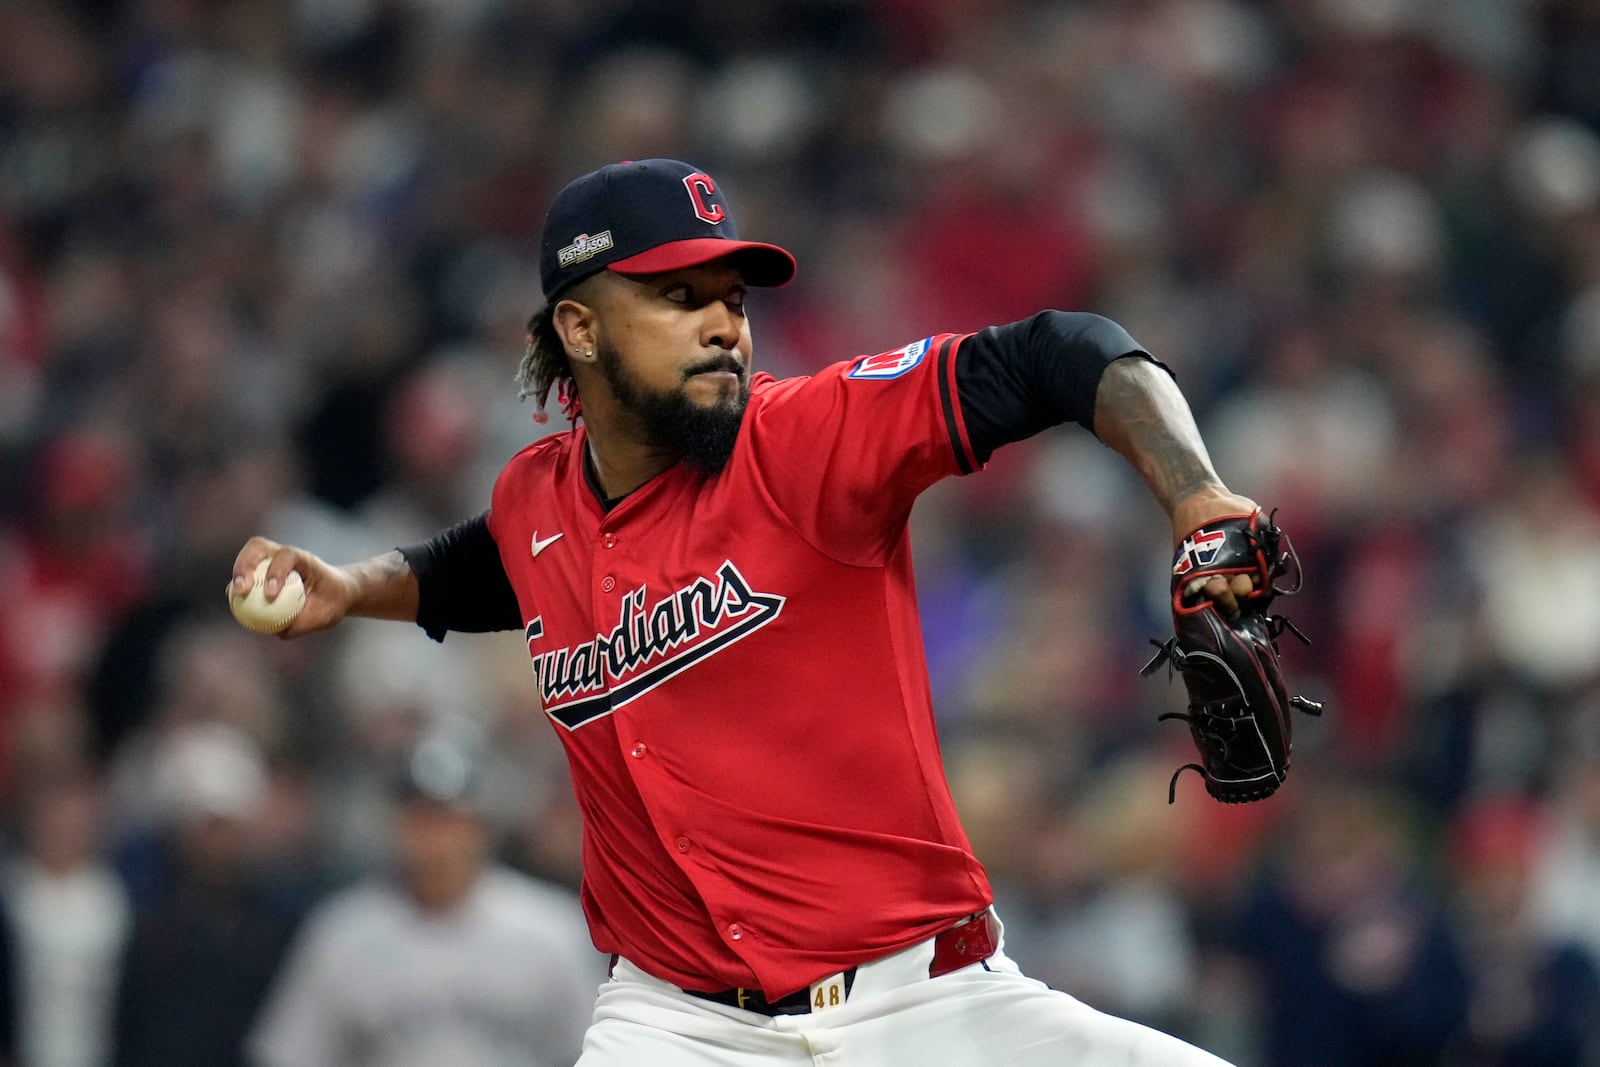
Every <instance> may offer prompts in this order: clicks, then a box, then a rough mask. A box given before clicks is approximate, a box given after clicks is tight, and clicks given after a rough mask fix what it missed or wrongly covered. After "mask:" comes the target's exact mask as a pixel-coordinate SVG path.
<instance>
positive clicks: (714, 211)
mask: <svg viewBox="0 0 1600 1067" xmlns="http://www.w3.org/2000/svg"><path fill="white" fill-rule="evenodd" d="M683 187H684V188H685V189H687V190H689V202H690V203H692V204H693V205H694V213H695V214H696V215H698V216H700V218H702V219H704V220H705V221H706V222H709V223H711V225H713V226H715V225H716V224H717V223H719V222H721V221H722V220H723V219H725V218H727V217H728V213H727V212H726V211H724V210H723V209H722V205H721V204H712V203H709V202H708V199H707V198H708V197H711V196H713V195H715V194H716V191H717V183H716V182H714V181H712V180H711V178H710V177H709V176H708V175H705V174H691V175H689V176H688V177H687V178H685V179H683Z"/></svg>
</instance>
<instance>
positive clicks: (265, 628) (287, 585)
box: [228, 559, 306, 634]
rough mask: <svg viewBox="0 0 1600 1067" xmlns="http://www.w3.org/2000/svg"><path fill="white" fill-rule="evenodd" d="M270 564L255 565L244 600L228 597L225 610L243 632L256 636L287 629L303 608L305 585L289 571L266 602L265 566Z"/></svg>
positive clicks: (266, 561) (234, 596)
mask: <svg viewBox="0 0 1600 1067" xmlns="http://www.w3.org/2000/svg"><path fill="white" fill-rule="evenodd" d="M270 562H271V561H270V560H265V559H264V560H262V561H261V562H260V563H257V564H256V573H255V584H253V585H251V586H250V591H249V592H248V593H246V594H245V595H244V596H239V595H238V594H237V593H230V594H229V595H228V607H230V608H232V609H233V617H234V618H236V619H238V620H239V623H240V625H242V626H243V627H244V628H245V629H247V630H254V631H255V632H256V633H258V634H275V633H278V632H279V631H281V630H285V629H287V628H288V626H289V624H290V623H292V622H294V619H295V616H296V615H299V614H300V609H301V608H303V607H305V605H306V585H305V581H304V580H303V579H301V577H300V572H299V571H290V572H289V576H288V577H287V578H285V579H284V580H283V584H282V586H281V587H280V588H279V589H278V595H277V596H275V597H273V598H272V599H271V600H268V599H267V564H268V563H270Z"/></svg>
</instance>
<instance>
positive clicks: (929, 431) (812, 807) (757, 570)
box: [489, 337, 991, 997]
mask: <svg viewBox="0 0 1600 1067" xmlns="http://www.w3.org/2000/svg"><path fill="white" fill-rule="evenodd" d="M958 343H959V342H958V339H956V338H952V337H935V338H932V339H930V341H929V343H928V344H926V345H925V346H924V348H923V349H922V350H921V351H922V353H923V354H922V355H921V356H920V357H919V356H918V355H917V353H916V352H914V351H911V350H910V349H907V350H902V351H901V352H900V353H898V354H887V355H885V356H879V357H873V358H872V360H871V361H854V362H851V363H843V364H836V365H834V366H832V367H829V368H827V369H826V370H824V371H823V372H821V373H819V374H818V375H816V376H815V377H811V378H799V379H790V380H787V381H781V382H780V381H775V380H773V379H772V378H771V377H770V376H767V375H757V376H756V377H755V379H754V380H753V383H752V385H753V395H752V398H751V401H750V407H749V410H748V411H747V413H746V418H745V424H744V429H743V431H742V433H741V435H740V439H739V443H738V446H737V448H736V449H735V451H734V454H733V457H732V459H731V460H730V462H729V464H728V467H727V468H726V469H725V470H724V471H723V472H722V473H721V474H720V475H718V476H717V477H715V478H709V479H708V478H705V477H703V476H701V475H698V474H696V473H694V472H692V471H691V470H689V469H688V468H686V467H683V466H681V465H680V466H678V467H674V468H672V469H670V470H668V471H666V472H664V473H663V474H661V475H659V476H657V477H656V478H655V479H653V480H652V481H650V482H648V483H647V484H645V485H644V486H642V487H640V488H639V489H637V490H635V491H634V492H633V493H632V494H631V495H630V496H628V497H627V498H626V499H625V500H623V501H622V502H621V503H620V504H618V505H617V506H616V507H615V508H613V509H612V511H611V512H610V513H609V514H607V513H603V512H602V511H601V509H600V506H599V504H598V503H597V502H596V500H595V498H594V495H593V493H592V492H591V491H590V489H589V488H588V486H587V484H586V483H585V480H584V477H583V463H582V457H583V449H584V448H585V447H586V444H585V442H586V433H585V430H584V428H583V427H579V428H578V429H577V430H575V431H573V432H570V433H566V434H559V435H556V436H554V437H551V438H547V439H545V440H544V441H541V442H539V443H537V444H535V445H533V446H532V447H530V448H528V449H527V450H525V451H523V452H521V453H519V454H518V455H517V456H516V457H514V458H513V459H512V461H511V463H510V464H509V465H508V466H507V467H506V469H505V471H504V472H503V473H502V474H501V476H500V478H499V481H498V483H497V484H496V487H495V492H494V498H493V505H492V509H491V513H490V520H489V521H490V529H491V531H492V533H493V534H494V537H495V540H496V542H497V544H498V545H499V547H500V554H501V559H502V561H503V563H504V565H505V568H506V573H507V574H508V575H509V576H510V578H511V583H512V585H513V587H514V588H515V589H516V591H517V596H518V599H519V601H520V603H521V606H522V612H523V617H524V619H526V620H527V621H528V636H529V641H528V650H529V654H530V656H532V657H533V660H534V674H535V677H536V679H537V680H538V685H539V689H540V697H541V699H542V700H543V701H544V707H545V711H546V714H547V715H549V716H550V717H551V719H552V721H553V722H554V723H555V724H556V729H557V733H558V735H559V736H560V737H561V739H562V741H563V743H564V744H565V747H566V752H567V758H568V762H569V766H570V768H571V772H572V779H573V783H574V789H575V792H576V794H577V799H578V804H579V807H580V809H581V810H582V812H583V818H584V844H583V866H584V880H583V902H584V909H585V912H586V914H587V916H588V919H589V924H590V929H591V931H592V933H593V936H594V940H595V945H596V947H597V948H599V949H600V951H602V952H608V953H609V952H614V953H619V954H621V955H623V956H626V957H627V958H628V959H629V960H631V961H632V962H633V963H635V964H636V965H638V966H639V967H641V968H642V969H644V970H645V971H646V972H648V973H650V974H653V975H656V976H657V977H660V978H663V979H665V980H667V981H669V982H672V983H674V984H676V985H679V986H682V987H684V988H688V989H696V990H718V989H728V988H735V987H746V988H760V989H761V990H763V991H764V993H765V994H766V995H767V996H769V997H778V996H782V995H784V994H787V993H789V992H792V991H793V990H795V989H798V988H801V987H803V986H805V985H807V984H809V983H810V982H812V981H814V980H815V979H817V978H819V977H822V976H824V975H828V974H833V973H836V972H838V971H841V970H844V969H846V968H848V967H851V966H853V965H856V964H859V963H862V962H865V961H867V960H871V959H874V958H877V957H879V956H883V955H886V954H888V953H891V952H895V951H898V950H900V949H902V948H906V947H908V946H910V945H912V944H915V943H916V942H918V941H921V940H924V939H926V938H929V937H932V936H934V935H935V934H937V933H938V932H939V931H940V930H942V929H944V928H945V927H947V926H949V925H950V924H951V923H953V922H955V921H956V920H957V919H959V918H961V917H963V916H966V915H970V914H973V913H974V912H978V911H981V910H983V909H984V908H985V907H987V906H988V904H989V903H990V899H991V893H990V889H989V883H988V880H987V878H986V876H985V874H984V872H983V869H982V867H981V866H980V865H979V863H978V861H977V860H976V859H975V858H974V857H973V855H972V852H971V848H970V846H969V845H968V843H967V839H966V835H965V834H964V832H963V831H962V829H961V826H960V824H959V822H958V820H957V817H956V810H955V805H954V803H953V801H952V800H951V797H950V792H949V788H948V786H947V785H946V782H945V776H944V770H943V766H942V763H941V760H940V755H939V746H938V740H937V738H936V736H935V730H934V716H933V707H932V698H931V696H930V693H929V688H928V682H927V668H926V663H925V660H924V654H923V647H922V639H921V630H920V626H919V623H918V616H917V606H916V600H915V594H914V591H913V583H912V574H911V559H910V550H909V544H908V538H907V534H906V526H905V522H906V518H907V516H908V514H909V511H910V507H911V503H912V501H913V499H914V498H915V496H916V495H917V493H918V492H920V491H921V490H922V489H923V488H925V487H926V486H927V485H929V484H931V483H932V482H933V481H935V480H937V479H938V478H941V477H944V476H946V475H949V474H953V473H955V472H956V471H957V470H958V461H957V452H956V449H957V448H964V449H970V445H968V444H967V443H966V442H964V441H959V442H956V443H955V444H953V443H952V440H951V438H950V434H949V432H948V430H947V427H948V426H949V425H950V424H951V423H952V422H955V423H956V424H957V425H959V422H958V420H956V419H955V412H954V411H953V409H950V408H947V404H953V403H954V398H953V397H951V396H950V395H949V394H948V393H947V392H946V391H945V390H944V389H942V388H941V384H940V383H941V374H942V373H944V372H945V371H947V369H948V360H949V359H951V358H953V357H954V350H955V349H956V348H957V347H958ZM863 366H865V367H867V368H868V369H874V370H875V372H876V373H878V374H880V375H884V376H882V377H878V378H867V379H860V378H857V379H853V378H851V377H849V372H850V371H851V370H852V369H853V368H859V367H863ZM896 368H903V369H902V370H900V371H899V373H897V374H894V376H892V377H891V376H888V375H889V374H890V373H891V372H892V371H894V370H895V369H896ZM556 534H560V535H561V536H560V539H559V540H555V541H551V540H550V539H551V538H552V537H553V535H556ZM536 538H537V539H538V540H540V541H541V542H544V543H545V546H544V547H542V548H541V550H540V552H539V554H538V556H537V557H535V556H534V555H533V552H532V550H531V549H532V543H533V541H534V540H535V539H536ZM841 665H847V666H845V669H841ZM580 720H581V724H577V723H578V722H579V721H580Z"/></svg>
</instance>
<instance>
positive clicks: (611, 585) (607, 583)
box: [600, 574, 617, 593]
mask: <svg viewBox="0 0 1600 1067" xmlns="http://www.w3.org/2000/svg"><path fill="white" fill-rule="evenodd" d="M616 587H617V580H616V579H615V578H613V577H611V575H609V574H608V575H606V576H605V577H604V578H603V579H601V581H600V591H601V592H602V593H609V592H611V590H613V589H615V588H616Z"/></svg>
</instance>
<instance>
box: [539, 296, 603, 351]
mask: <svg viewBox="0 0 1600 1067" xmlns="http://www.w3.org/2000/svg"><path fill="white" fill-rule="evenodd" d="M551 321H552V322H553V323H554V325H555V328H556V335H557V336H558V337H560V338H561V347H562V348H564V349H566V352H567V358H568V359H569V360H572V361H573V362H575V363H593V362H594V359H595V350H596V349H597V348H599V347H600V339H599V331H598V329H597V320H596V316H595V309H594V306H593V305H591V304H585V303H583V302H582V301H578V300H571V299H568V300H562V301H561V302H560V303H558V304H556V310H555V313H554V314H553V315H552V316H551Z"/></svg>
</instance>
